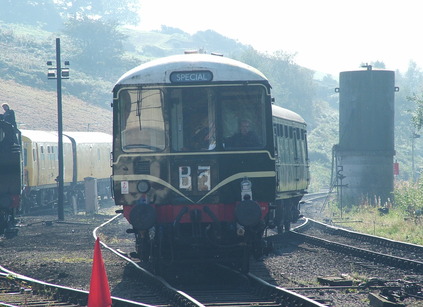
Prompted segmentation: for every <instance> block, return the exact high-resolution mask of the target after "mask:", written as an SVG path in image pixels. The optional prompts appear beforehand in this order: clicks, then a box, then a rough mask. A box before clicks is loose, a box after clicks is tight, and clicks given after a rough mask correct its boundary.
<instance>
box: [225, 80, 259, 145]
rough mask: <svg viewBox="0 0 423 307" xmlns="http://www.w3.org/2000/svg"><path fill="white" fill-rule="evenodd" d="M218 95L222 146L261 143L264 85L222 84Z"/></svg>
mask: <svg viewBox="0 0 423 307" xmlns="http://www.w3.org/2000/svg"><path fill="white" fill-rule="evenodd" d="M219 99H220V105H221V114H220V116H221V118H222V130H223V131H222V134H223V146H224V148H225V149H228V150H233V149H235V150H244V149H250V148H259V147H263V146H264V145H265V144H264V140H265V123H266V120H265V112H264V110H265V108H264V107H265V99H266V89H265V88H264V87H262V86H248V87H246V86H242V87H225V88H222V91H221V94H220V97H219Z"/></svg>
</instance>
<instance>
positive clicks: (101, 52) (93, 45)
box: [64, 17, 126, 79]
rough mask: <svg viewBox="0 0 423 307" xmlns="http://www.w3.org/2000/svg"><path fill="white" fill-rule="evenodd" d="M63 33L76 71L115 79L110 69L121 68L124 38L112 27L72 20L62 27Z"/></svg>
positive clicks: (94, 22)
mask: <svg viewBox="0 0 423 307" xmlns="http://www.w3.org/2000/svg"><path fill="white" fill-rule="evenodd" d="M64 33H65V34H67V35H68V36H69V38H70V39H71V42H70V46H72V52H71V54H70V55H69V56H70V57H69V59H70V60H71V61H72V62H73V63H74V64H75V67H76V68H78V69H79V70H81V71H83V72H86V73H89V74H92V75H96V76H102V77H103V78H105V79H109V78H111V77H114V78H115V79H116V78H117V75H114V72H113V67H116V66H119V65H121V62H122V61H121V60H122V58H121V57H122V54H123V53H124V51H123V42H124V41H125V39H126V37H125V35H123V34H122V33H120V32H119V31H118V29H117V24H116V23H114V22H107V23H106V22H103V21H101V20H94V19H90V18H88V17H84V18H82V19H75V18H72V19H70V20H69V21H68V22H67V23H66V28H65V30H64ZM109 63H114V64H113V65H111V66H110V65H109Z"/></svg>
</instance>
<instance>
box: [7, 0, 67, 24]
mask: <svg viewBox="0 0 423 307" xmlns="http://www.w3.org/2000/svg"><path fill="white" fill-rule="evenodd" d="M0 20H2V21H3V22H10V23H22V24H29V25H39V26H41V27H42V28H45V29H46V30H57V29H58V28H59V27H60V25H61V24H62V20H61V17H60V14H59V12H58V11H57V9H56V6H55V5H54V3H53V0H39V1H31V0H19V1H16V0H2V1H1V9H0Z"/></svg>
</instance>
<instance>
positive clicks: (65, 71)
mask: <svg viewBox="0 0 423 307" xmlns="http://www.w3.org/2000/svg"><path fill="white" fill-rule="evenodd" d="M47 65H48V66H51V65H53V63H52V61H48V62H47ZM65 65H66V66H67V65H69V61H65ZM47 77H48V79H56V80H57V124H58V129H57V133H58V136H59V139H58V161H59V165H58V167H59V174H58V177H57V183H58V200H57V211H58V218H59V220H60V221H63V220H64V219H65V210H64V179H63V122H62V79H69V68H67V67H65V68H62V66H61V59H60V38H56V67H51V68H48V73H47Z"/></svg>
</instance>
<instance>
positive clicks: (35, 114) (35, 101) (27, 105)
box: [0, 79, 112, 134]
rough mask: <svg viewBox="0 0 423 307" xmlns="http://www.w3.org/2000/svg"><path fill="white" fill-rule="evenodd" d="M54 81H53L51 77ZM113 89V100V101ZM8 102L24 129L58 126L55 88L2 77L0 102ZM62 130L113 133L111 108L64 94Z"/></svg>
mask: <svg viewBox="0 0 423 307" xmlns="http://www.w3.org/2000/svg"><path fill="white" fill-rule="evenodd" d="M52 82H54V81H52ZM111 97H112V95H111V93H110V102H111ZM5 102H6V103H8V104H9V105H10V106H11V108H12V109H14V110H15V113H16V121H17V123H18V126H19V127H20V128H22V129H34V130H57V95H56V91H44V90H40V89H36V88H33V87H29V86H25V85H21V84H18V83H16V82H14V81H10V80H4V79H0V103H5ZM62 108H63V130H65V131H70V130H72V131H87V130H88V129H89V130H90V131H100V132H105V133H110V134H111V133H112V109H111V108H110V109H109V110H107V109H103V108H100V107H98V106H95V105H91V104H88V103H86V102H84V101H82V100H80V99H78V98H75V97H72V96H69V95H63V97H62Z"/></svg>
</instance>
